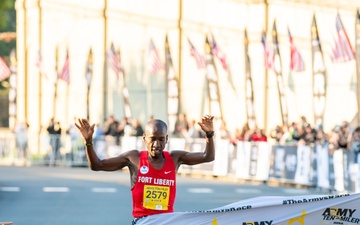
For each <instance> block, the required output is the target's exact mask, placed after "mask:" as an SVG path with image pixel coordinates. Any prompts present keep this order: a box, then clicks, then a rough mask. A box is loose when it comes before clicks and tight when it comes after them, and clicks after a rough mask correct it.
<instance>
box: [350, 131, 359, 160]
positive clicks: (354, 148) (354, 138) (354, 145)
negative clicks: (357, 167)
mask: <svg viewBox="0 0 360 225" xmlns="http://www.w3.org/2000/svg"><path fill="white" fill-rule="evenodd" d="M349 146H350V150H351V152H352V153H353V154H354V162H355V163H359V160H360V159H359V156H360V154H359V153H360V127H357V128H356V129H355V130H354V132H353V134H352V135H351V140H350V144H349Z"/></svg>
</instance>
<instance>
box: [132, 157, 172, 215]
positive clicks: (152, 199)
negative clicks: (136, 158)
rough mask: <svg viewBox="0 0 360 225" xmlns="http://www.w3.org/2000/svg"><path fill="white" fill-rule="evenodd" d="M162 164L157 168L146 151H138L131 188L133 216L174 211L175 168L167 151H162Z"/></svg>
mask: <svg viewBox="0 0 360 225" xmlns="http://www.w3.org/2000/svg"><path fill="white" fill-rule="evenodd" d="M163 154H164V157H165V163H164V166H163V167H162V168H161V169H160V170H157V169H155V168H153V167H152V166H151V165H150V162H149V160H148V152H147V151H141V152H140V162H139V167H138V176H137V178H136V182H135V185H134V187H133V188H132V189H131V193H132V199H133V213H132V214H133V217H135V218H138V217H142V216H149V215H153V214H160V213H166V212H174V201H175V195H176V168H175V164H174V161H173V159H172V158H171V156H170V154H169V152H166V151H164V152H163Z"/></svg>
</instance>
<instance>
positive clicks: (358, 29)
mask: <svg viewBox="0 0 360 225" xmlns="http://www.w3.org/2000/svg"><path fill="white" fill-rule="evenodd" d="M355 48H356V51H355V53H356V78H357V79H356V80H357V82H356V83H357V90H356V91H357V95H356V96H357V106H358V113H357V126H360V12H359V10H357V12H356V24H355Z"/></svg>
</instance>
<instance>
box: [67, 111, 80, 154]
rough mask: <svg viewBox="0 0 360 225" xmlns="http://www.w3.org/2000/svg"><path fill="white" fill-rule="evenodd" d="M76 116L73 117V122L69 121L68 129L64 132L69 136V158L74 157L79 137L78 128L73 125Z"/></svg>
mask: <svg viewBox="0 0 360 225" xmlns="http://www.w3.org/2000/svg"><path fill="white" fill-rule="evenodd" d="M75 123H76V117H74V123H71V124H70V126H69V129H67V131H66V134H68V135H69V136H70V139H71V160H73V159H74V154H75V152H76V150H77V145H78V140H79V138H81V135H80V134H79V131H78V129H77V128H76V126H75Z"/></svg>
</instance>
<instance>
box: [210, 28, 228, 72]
mask: <svg viewBox="0 0 360 225" xmlns="http://www.w3.org/2000/svg"><path fill="white" fill-rule="evenodd" d="M211 39H212V42H211V53H212V54H213V55H214V56H215V57H216V58H218V59H219V60H220V62H221V65H222V67H223V69H224V70H225V71H227V70H228V63H227V60H226V55H225V53H224V52H223V51H221V49H220V47H219V45H218V44H217V43H216V41H215V38H214V35H213V34H211Z"/></svg>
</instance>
